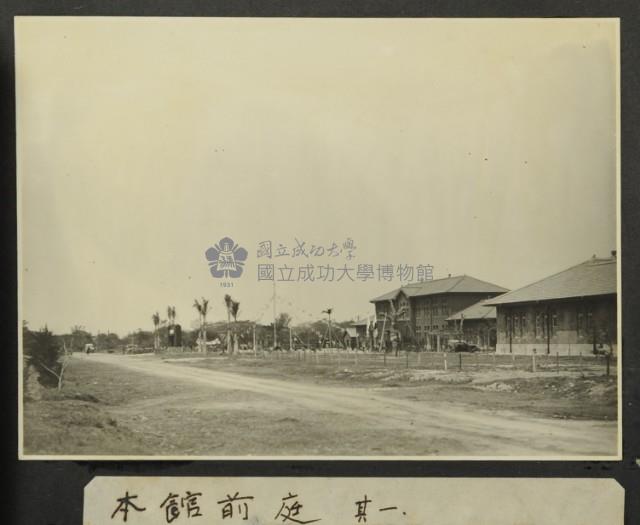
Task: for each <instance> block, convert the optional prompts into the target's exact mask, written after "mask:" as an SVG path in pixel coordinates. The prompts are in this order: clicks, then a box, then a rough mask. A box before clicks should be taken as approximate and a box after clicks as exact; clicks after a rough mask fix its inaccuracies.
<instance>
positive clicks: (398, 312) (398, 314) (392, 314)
mask: <svg viewBox="0 0 640 525" xmlns="http://www.w3.org/2000/svg"><path fill="white" fill-rule="evenodd" d="M406 311H407V305H405V304H403V305H402V306H401V307H400V308H396V305H395V303H394V302H393V299H389V320H390V321H391V332H393V333H395V334H396V335H395V337H396V339H398V334H399V333H400V330H398V327H397V323H398V321H399V320H400V319H401V318H402V317H403V316H404V314H405V312H406ZM383 337H384V334H383ZM397 356H398V346H397V345H396V357H397Z"/></svg>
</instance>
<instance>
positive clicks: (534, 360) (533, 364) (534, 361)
mask: <svg viewBox="0 0 640 525" xmlns="http://www.w3.org/2000/svg"><path fill="white" fill-rule="evenodd" d="M531 370H532V371H533V372H534V373H535V371H536V354H531Z"/></svg>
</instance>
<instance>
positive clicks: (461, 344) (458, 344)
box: [449, 341, 480, 352]
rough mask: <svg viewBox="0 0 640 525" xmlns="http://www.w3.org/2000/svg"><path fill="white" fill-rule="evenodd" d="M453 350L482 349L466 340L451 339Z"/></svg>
mask: <svg viewBox="0 0 640 525" xmlns="http://www.w3.org/2000/svg"><path fill="white" fill-rule="evenodd" d="M449 350H450V351H451V352H479V351H480V349H479V348H478V347H477V346H476V345H472V344H471V343H467V342H466V341H451V342H450V343H449Z"/></svg>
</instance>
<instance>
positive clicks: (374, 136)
mask: <svg viewBox="0 0 640 525" xmlns="http://www.w3.org/2000/svg"><path fill="white" fill-rule="evenodd" d="M617 75H618V23H617V21H615V20H607V19H600V20H597V19H593V20H587V19H584V20H569V19H563V20H506V19H505V20H498V21H496V20H469V19H466V20H424V19H414V20H407V19H395V20H382V19H366V20H365V19H363V20H352V19H170V18H164V19H162V18H157V19H144V18H138V19H134V18H86V17H82V18H63V17H56V18H53V17H52V18H18V19H17V20H16V77H17V133H18V152H17V153H18V183H19V203H18V205H19V225H20V246H19V251H20V253H19V256H20V259H19V262H20V273H19V276H18V277H19V279H20V285H21V294H22V295H21V306H22V317H23V318H24V319H26V320H28V321H29V323H30V325H31V326H32V327H34V328H37V327H40V326H43V325H44V324H47V325H48V326H49V328H50V329H52V330H53V331H54V332H61V331H67V330H69V327H70V326H72V325H76V324H79V325H84V326H85V327H87V329H89V330H91V331H96V330H100V331H106V330H110V331H116V332H118V333H119V334H120V335H124V334H125V333H126V332H128V331H130V330H134V329H137V328H142V329H151V328H152V326H153V325H152V322H151V315H152V313H153V312H155V311H156V310H158V311H160V313H161V315H163V316H166V307H167V305H175V306H176V310H177V314H178V315H177V318H178V322H181V323H182V324H183V325H185V326H187V327H189V325H190V324H191V322H192V321H193V320H194V319H195V318H196V317H197V316H196V312H195V310H194V309H193V308H192V306H191V305H192V304H193V300H194V298H196V297H198V298H199V297H201V296H204V297H207V298H208V299H209V300H210V301H211V305H212V311H211V314H210V315H209V319H210V320H217V319H222V318H226V313H225V308H224V302H223V296H224V294H225V293H227V292H228V293H230V294H231V295H232V296H233V298H234V299H236V300H238V301H239V302H240V304H241V306H240V316H239V319H251V320H259V321H262V322H265V323H268V322H270V321H271V317H272V312H273V310H272V307H271V304H270V299H271V295H272V285H271V283H268V282H258V280H257V262H258V260H257V259H256V249H257V245H258V243H259V242H260V241H263V240H271V241H272V242H273V243H274V244H275V243H277V242H282V243H284V244H287V245H289V246H291V245H292V244H293V242H294V238H298V239H300V240H304V241H306V243H307V246H309V245H311V244H321V245H323V246H325V247H327V246H329V245H330V244H331V243H332V242H333V241H335V242H336V243H340V244H341V243H342V242H343V241H344V240H345V239H346V238H347V237H351V238H352V239H353V240H354V242H355V244H356V246H357V248H356V250H355V252H354V255H355V258H354V259H353V260H352V261H349V265H350V266H355V265H357V264H365V263H369V264H374V266H377V265H378V264H386V263H391V264H410V265H414V266H417V265H418V264H431V265H433V268H434V270H433V271H434V277H435V278H439V277H446V276H447V275H448V274H452V275H458V274H467V275H472V276H474V277H477V278H479V279H482V280H486V281H489V282H493V283H495V284H498V285H501V286H504V287H507V288H510V289H513V288H517V287H520V286H522V285H525V284H527V283H529V282H531V281H534V280H537V279H539V278H542V277H544V276H546V275H548V274H550V273H554V272H556V271H559V270H562V269H564V268H566V267H568V266H571V265H573V264H577V263H579V262H581V261H582V260H584V259H587V258H589V257H590V256H591V255H593V254H597V255H599V256H606V255H608V254H609V252H610V251H611V250H612V249H615V248H616V238H617V236H616V177H617V175H616V173H617V160H616V159H617V144H618V139H617V129H618V124H617V117H616V115H617V90H618V88H617ZM225 236H229V237H231V238H233V240H234V241H236V242H238V243H239V244H240V245H241V246H243V247H244V248H246V249H247V250H248V252H249V257H248V260H247V265H246V268H245V271H244V274H243V275H242V276H241V277H240V278H239V279H235V280H234V281H233V283H234V286H233V288H230V289H226V288H222V287H221V286H220V280H218V279H214V278H213V277H212V276H211V275H210V273H209V269H208V266H207V262H206V260H205V257H204V252H205V250H206V249H207V248H209V247H210V246H212V245H213V244H215V243H216V242H218V241H219V240H220V239H221V238H222V237H225ZM260 262H269V261H260ZM274 262H276V263H277V264H280V261H274ZM307 262H311V263H314V264H316V265H318V264H323V265H326V264H334V265H335V266H339V265H340V264H339V263H341V265H344V263H345V261H344V258H339V259H338V261H336V260H331V258H328V257H319V258H316V259H315V260H310V261H302V262H301V261H300V259H292V258H283V259H282V263H286V264H288V265H289V266H294V267H297V266H298V265H299V264H306V263H307ZM296 273H297V272H296ZM336 276H337V275H336ZM399 285H400V282H399V281H398V279H397V278H394V280H393V281H392V282H391V283H387V282H378V281H377V279H376V280H374V281H373V282H371V281H369V282H359V281H356V282H353V283H352V282H346V281H344V280H343V281H341V282H324V283H322V282H313V283H309V282H301V283H296V282H294V283H278V285H277V296H278V311H286V312H288V313H290V314H291V315H292V316H293V318H294V321H296V322H303V321H307V320H310V319H312V318H315V317H321V313H320V312H321V310H323V309H326V308H327V307H333V308H334V311H335V317H336V318H337V319H339V320H340V319H348V318H351V317H355V316H357V315H367V314H370V313H371V312H372V305H371V304H370V303H369V300H370V299H371V298H373V297H375V296H376V295H379V294H381V293H384V292H386V291H388V290H390V289H393V288H397V287H398V286H399Z"/></svg>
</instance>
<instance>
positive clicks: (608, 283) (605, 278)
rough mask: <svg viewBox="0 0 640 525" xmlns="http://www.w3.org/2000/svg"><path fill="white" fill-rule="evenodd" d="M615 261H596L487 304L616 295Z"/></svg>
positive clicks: (589, 261) (610, 259)
mask: <svg viewBox="0 0 640 525" xmlns="http://www.w3.org/2000/svg"><path fill="white" fill-rule="evenodd" d="M616 285H617V273H616V259H615V257H611V258H607V259H597V258H595V257H593V258H591V259H589V260H587V261H585V262H583V263H580V264H578V265H576V266H572V267H571V268H567V269H566V270H563V271H561V272H559V273H556V274H553V275H551V276H549V277H546V278H544V279H542V280H540V281H536V282H535V283H532V284H529V285H527V286H524V287H522V288H518V289H517V290H513V291H511V292H509V293H506V294H504V295H500V296H499V297H495V298H493V299H490V300H488V301H487V304H491V305H498V304H511V303H528V302H537V301H549V300H553V299H569V298H571V297H588V296H595V295H608V294H615V293H616V291H617V288H616Z"/></svg>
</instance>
